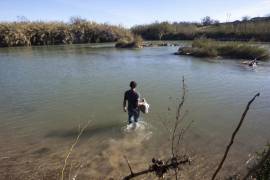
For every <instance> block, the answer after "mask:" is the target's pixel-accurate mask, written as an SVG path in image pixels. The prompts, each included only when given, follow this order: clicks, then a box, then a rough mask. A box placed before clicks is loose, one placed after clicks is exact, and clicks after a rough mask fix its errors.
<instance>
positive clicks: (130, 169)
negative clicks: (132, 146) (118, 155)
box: [124, 156, 134, 175]
mask: <svg viewBox="0 0 270 180" xmlns="http://www.w3.org/2000/svg"><path fill="white" fill-rule="evenodd" d="M124 158H125V160H126V162H127V165H128V168H129V171H130V174H131V175H133V174H134V173H133V171H132V168H131V166H130V164H129V162H128V159H127V157H126V156H124Z"/></svg>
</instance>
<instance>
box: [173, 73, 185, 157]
mask: <svg viewBox="0 0 270 180" xmlns="http://www.w3.org/2000/svg"><path fill="white" fill-rule="evenodd" d="M185 95H186V85H185V77H184V76H183V78H182V97H181V101H180V103H179V104H178V108H177V111H176V118H175V123H174V128H173V133H172V138H171V142H172V143H171V153H172V157H175V152H174V151H175V147H174V143H175V142H174V141H175V136H176V130H177V128H178V125H179V123H180V122H181V121H182V120H183V118H182V119H181V118H180V117H181V109H182V107H183V105H184V102H185Z"/></svg>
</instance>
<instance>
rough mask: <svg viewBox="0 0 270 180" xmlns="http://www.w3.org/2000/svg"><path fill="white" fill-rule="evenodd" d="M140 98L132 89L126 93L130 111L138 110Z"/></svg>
mask: <svg viewBox="0 0 270 180" xmlns="http://www.w3.org/2000/svg"><path fill="white" fill-rule="evenodd" d="M139 97H140V96H139V94H138V93H137V92H135V91H133V90H131V89H130V90H128V91H126V92H125V101H126V100H127V101H128V110H129V111H132V110H137V109H138V101H139Z"/></svg>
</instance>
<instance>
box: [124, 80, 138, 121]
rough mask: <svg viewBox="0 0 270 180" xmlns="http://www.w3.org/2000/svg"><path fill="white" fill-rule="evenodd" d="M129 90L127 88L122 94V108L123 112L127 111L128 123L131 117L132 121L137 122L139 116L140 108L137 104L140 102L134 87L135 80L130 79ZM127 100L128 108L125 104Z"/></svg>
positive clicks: (135, 84)
mask: <svg viewBox="0 0 270 180" xmlns="http://www.w3.org/2000/svg"><path fill="white" fill-rule="evenodd" d="M129 86H130V90H127V91H126V92H125V95H124V102H123V109H124V111H125V112H127V111H128V123H129V124H130V123H132V118H133V120H134V122H138V119H139V117H140V109H139V105H140V104H141V103H140V102H139V101H140V95H139V93H137V92H136V90H135V88H136V86H137V83H136V82H135V81H131V82H130V84H129ZM127 101H128V108H127V106H126V102H127Z"/></svg>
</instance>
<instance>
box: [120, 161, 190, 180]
mask: <svg viewBox="0 0 270 180" xmlns="http://www.w3.org/2000/svg"><path fill="white" fill-rule="evenodd" d="M190 162H191V161H190V159H189V158H188V157H187V156H183V157H174V158H171V159H169V160H168V161H167V162H166V163H165V161H162V160H156V159H154V158H153V159H152V164H151V165H150V167H149V168H148V169H145V170H143V171H140V172H137V173H133V172H132V171H131V172H132V173H130V174H129V175H128V176H126V177H124V178H123V180H129V179H132V178H135V177H138V176H141V175H145V174H148V173H152V172H155V174H156V175H157V176H158V177H163V175H164V174H165V173H167V172H168V171H169V170H174V169H176V168H178V167H179V166H180V165H184V164H186V163H190Z"/></svg>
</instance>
